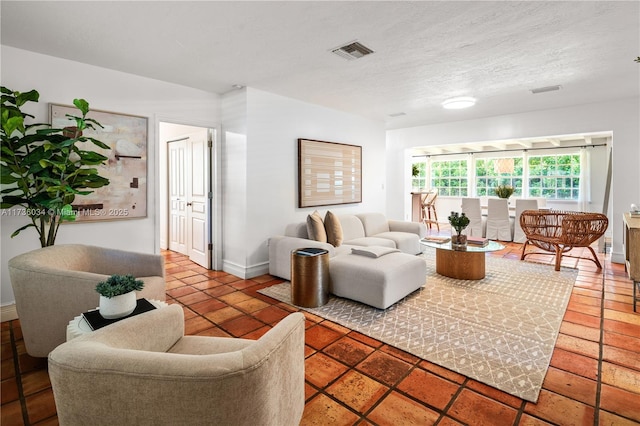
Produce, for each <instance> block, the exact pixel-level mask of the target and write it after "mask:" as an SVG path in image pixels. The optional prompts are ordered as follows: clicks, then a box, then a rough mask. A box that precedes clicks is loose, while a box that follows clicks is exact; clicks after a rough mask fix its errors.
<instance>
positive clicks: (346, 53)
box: [331, 41, 373, 61]
mask: <svg viewBox="0 0 640 426" xmlns="http://www.w3.org/2000/svg"><path fill="white" fill-rule="evenodd" d="M331 51H332V52H333V53H335V54H336V55H338V56H340V57H342V58H344V59H348V60H350V61H351V60H353V59H359V58H362V57H363V56H367V55H369V54H371V53H373V50H371V49H369V48H368V47H367V46H365V45H363V44H360V43H358V42H357V41H354V42H353V43H349V44H346V45H344V46H341V47H336V48H335V49H332V50H331Z"/></svg>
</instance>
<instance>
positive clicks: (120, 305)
mask: <svg viewBox="0 0 640 426" xmlns="http://www.w3.org/2000/svg"><path fill="white" fill-rule="evenodd" d="M135 309H136V292H135V291H130V292H129V293H125V294H121V295H120V296H114V297H112V298H108V297H104V296H100V315H102V316H103V317H105V318H107V319H115V318H122V317H126V316H127V315H129V314H130V313H131V312H133V311H134V310H135Z"/></svg>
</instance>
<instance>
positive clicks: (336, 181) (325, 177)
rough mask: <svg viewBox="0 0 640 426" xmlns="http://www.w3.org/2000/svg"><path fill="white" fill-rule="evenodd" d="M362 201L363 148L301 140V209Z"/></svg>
mask: <svg viewBox="0 0 640 426" xmlns="http://www.w3.org/2000/svg"><path fill="white" fill-rule="evenodd" d="M361 202H362V147H361V146H357V145H347V144H342V143H336V142H323V141H316V140H311V139H298V207H316V206H328V205H334V204H350V203H361Z"/></svg>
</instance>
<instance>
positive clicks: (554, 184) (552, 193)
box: [529, 154, 580, 200]
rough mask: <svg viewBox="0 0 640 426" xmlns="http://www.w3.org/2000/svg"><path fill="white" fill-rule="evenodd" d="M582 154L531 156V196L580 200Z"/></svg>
mask: <svg viewBox="0 0 640 426" xmlns="http://www.w3.org/2000/svg"><path fill="white" fill-rule="evenodd" d="M579 187H580V155H579V154H568V155H540V156H530V157H529V196H530V197H544V198H548V199H555V200H578V199H579V195H580V194H579Z"/></svg>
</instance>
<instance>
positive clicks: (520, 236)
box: [513, 198, 538, 243]
mask: <svg viewBox="0 0 640 426" xmlns="http://www.w3.org/2000/svg"><path fill="white" fill-rule="evenodd" d="M525 210H538V200H537V199H536V198H518V199H516V215H515V221H514V223H513V242H514V243H524V242H525V241H527V236H526V235H525V233H524V231H523V230H522V227H521V226H520V215H521V214H522V212H523V211H525Z"/></svg>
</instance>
